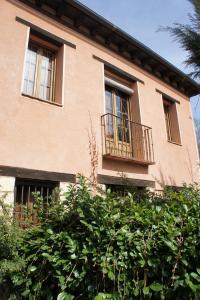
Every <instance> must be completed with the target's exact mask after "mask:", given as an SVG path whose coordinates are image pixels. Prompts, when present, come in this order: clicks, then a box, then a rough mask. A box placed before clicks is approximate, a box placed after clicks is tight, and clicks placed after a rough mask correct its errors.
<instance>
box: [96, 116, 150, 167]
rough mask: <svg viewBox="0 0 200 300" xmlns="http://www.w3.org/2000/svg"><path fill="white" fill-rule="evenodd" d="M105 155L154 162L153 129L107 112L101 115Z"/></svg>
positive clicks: (135, 161) (139, 161)
mask: <svg viewBox="0 0 200 300" xmlns="http://www.w3.org/2000/svg"><path fill="white" fill-rule="evenodd" d="M101 126H102V139H103V157H104V158H110V159H117V160H124V161H129V162H133V163H137V164H142V165H151V164H154V153H153V140H152V129H151V128H150V127H148V126H145V125H142V124H139V123H136V122H132V121H130V120H127V119H124V118H120V117H118V116H115V115H113V114H110V113H107V114H105V115H103V116H102V117H101Z"/></svg>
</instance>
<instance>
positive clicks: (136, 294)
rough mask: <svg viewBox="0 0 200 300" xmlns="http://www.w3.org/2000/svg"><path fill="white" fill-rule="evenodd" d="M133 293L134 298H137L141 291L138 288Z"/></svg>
mask: <svg viewBox="0 0 200 300" xmlns="http://www.w3.org/2000/svg"><path fill="white" fill-rule="evenodd" d="M133 293H134V296H135V297H137V296H138V295H139V293H140V291H139V289H138V288H135V289H134V292H133Z"/></svg>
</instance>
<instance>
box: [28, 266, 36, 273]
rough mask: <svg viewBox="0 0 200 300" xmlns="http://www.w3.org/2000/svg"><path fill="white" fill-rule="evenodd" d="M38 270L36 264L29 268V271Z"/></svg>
mask: <svg viewBox="0 0 200 300" xmlns="http://www.w3.org/2000/svg"><path fill="white" fill-rule="evenodd" d="M36 270H37V267H36V266H31V267H30V268H29V272H35V271H36Z"/></svg>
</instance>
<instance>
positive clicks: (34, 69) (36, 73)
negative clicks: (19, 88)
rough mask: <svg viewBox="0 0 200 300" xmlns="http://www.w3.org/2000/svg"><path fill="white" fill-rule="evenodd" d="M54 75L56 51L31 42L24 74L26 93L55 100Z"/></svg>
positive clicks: (43, 98)
mask: <svg viewBox="0 0 200 300" xmlns="http://www.w3.org/2000/svg"><path fill="white" fill-rule="evenodd" d="M54 75H55V54H54V52H52V51H50V50H49V49H46V48H43V47H41V46H39V45H35V44H32V43H29V46H28V49H27V55H26V65H25V74H24V89H23V91H24V93H25V94H27V95H30V96H33V97H36V98H40V99H42V100H46V101H52V102H53V101H54Z"/></svg>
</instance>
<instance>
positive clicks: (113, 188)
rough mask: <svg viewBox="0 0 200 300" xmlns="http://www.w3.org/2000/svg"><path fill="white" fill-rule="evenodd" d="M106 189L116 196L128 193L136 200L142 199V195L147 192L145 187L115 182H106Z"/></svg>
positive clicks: (123, 195) (124, 195)
mask: <svg viewBox="0 0 200 300" xmlns="http://www.w3.org/2000/svg"><path fill="white" fill-rule="evenodd" d="M106 190H107V191H108V190H110V192H111V193H112V194H115V195H116V196H118V197H126V196H128V195H129V194H132V195H134V197H135V199H136V200H137V201H139V200H142V196H144V195H145V193H146V192H147V190H146V187H142V186H141V187H140V186H129V185H116V184H107V185H106Z"/></svg>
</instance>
